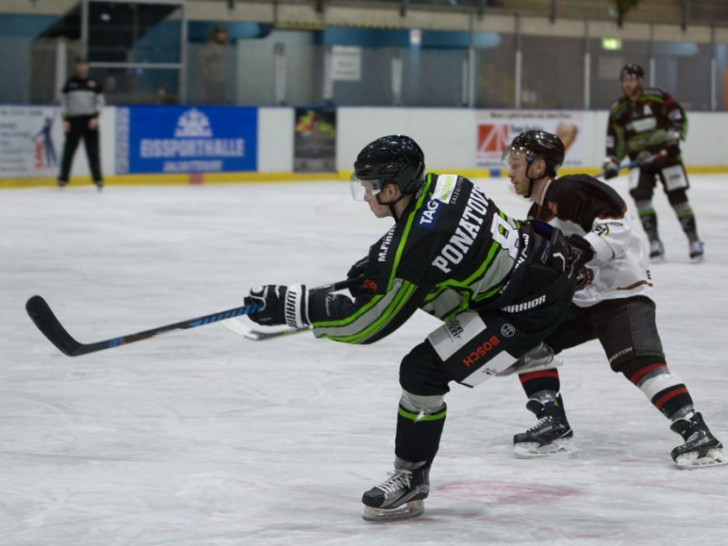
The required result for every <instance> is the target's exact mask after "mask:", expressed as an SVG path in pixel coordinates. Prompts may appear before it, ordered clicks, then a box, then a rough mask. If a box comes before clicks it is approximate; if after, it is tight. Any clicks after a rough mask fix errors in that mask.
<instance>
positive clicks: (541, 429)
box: [513, 391, 576, 458]
mask: <svg viewBox="0 0 728 546" xmlns="http://www.w3.org/2000/svg"><path fill="white" fill-rule="evenodd" d="M526 408H527V409H528V410H529V411H531V412H533V413H534V414H536V417H538V423H536V424H535V425H534V426H533V427H531V428H529V429H528V430H527V431H526V432H523V433H521V434H516V435H515V436H514V437H513V452H514V453H515V454H516V457H519V458H531V457H543V456H545V455H556V454H559V453H574V452H576V446H575V445H574V443H573V441H572V440H573V437H574V432H573V431H572V430H571V427H570V426H569V422H568V421H567V420H566V413H565V412H564V408H563V406H562V404H561V396H558V395H557V394H556V393H555V392H553V391H541V392H537V393H536V394H535V395H534V396H533V397H532V398H530V399H529V401H528V402H527V403H526Z"/></svg>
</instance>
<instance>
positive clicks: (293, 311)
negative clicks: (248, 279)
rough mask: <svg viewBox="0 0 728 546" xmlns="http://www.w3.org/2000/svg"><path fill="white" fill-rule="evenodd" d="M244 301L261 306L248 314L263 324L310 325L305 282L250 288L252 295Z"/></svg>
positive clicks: (298, 326)
mask: <svg viewBox="0 0 728 546" xmlns="http://www.w3.org/2000/svg"><path fill="white" fill-rule="evenodd" d="M243 303H244V304H245V305H258V306H259V307H258V310H257V311H255V312H254V313H251V314H250V315H248V316H249V317H250V320H252V321H253V322H257V323H258V324H261V325H263V326H277V325H279V324H287V325H288V326H291V327H292V328H301V327H303V326H308V325H309V320H308V292H307V290H306V285H305V284H294V285H293V286H283V285H280V284H267V285H265V286H256V287H254V288H251V289H250V295H248V296H246V297H245V298H244V299H243Z"/></svg>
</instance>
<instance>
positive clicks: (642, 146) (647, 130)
mask: <svg viewBox="0 0 728 546" xmlns="http://www.w3.org/2000/svg"><path fill="white" fill-rule="evenodd" d="M644 78H645V71H644V70H643V69H642V67H641V66H639V65H636V64H628V65H625V66H624V68H622V71H621V74H620V82H621V86H622V91H623V92H624V96H623V97H622V98H620V99H619V100H617V101H616V102H615V103H614V104H613V105H612V107H611V108H610V110H609V121H608V123H607V158H606V159H605V161H604V165H603V168H604V177H605V178H606V179H607V180H608V179H610V178H613V177H615V176H617V174H618V172H619V162H620V161H621V159H622V158H623V157H624V156H629V158H630V160H632V161H638V162H640V164H639V166H637V167H635V168H633V169H631V170H630V172H629V193H630V195H631V196H632V198H633V199H634V201H635V205H636V206H637V211H638V213H639V216H640V220H641V221H642V226H643V228H644V230H645V233H647V237H648V238H649V240H650V258H651V259H652V260H653V261H655V262H658V261H661V260H662V259H663V256H664V252H665V248H664V245H663V244H662V241H661V240H660V236H659V233H658V230H657V213H656V212H655V208H654V207H653V206H652V196H653V193H654V189H655V184H656V179H657V178H659V179H660V181H661V182H662V186H663V189H664V190H665V193H666V194H667V199H668V200H669V202H670V206H672V208H673V210H674V211H675V214H676V215H677V218H678V220H679V221H680V225H681V226H682V229H683V231H684V232H685V235H687V237H688V252H689V254H690V259H691V260H693V261H695V262H698V261H701V260H702V259H703V252H704V249H703V243H702V241H701V240H700V238H699V237H698V229H697V226H696V222H695V214H694V213H693V209H692V207H691V206H690V203H689V201H688V196H687V190H688V188H689V187H690V184H689V182H688V176H687V173H686V172H685V166H684V165H683V161H682V157H681V155H680V141H681V140H684V139H685V135H686V133H687V127H688V120H687V117H686V115H685V110H684V109H683V108H682V106H680V104H679V103H678V102H677V101H676V100H675V99H674V98H673V97H671V96H670V95H669V94H668V93H666V92H665V91H663V90H662V89H660V88H657V87H651V88H647V89H645V87H644Z"/></svg>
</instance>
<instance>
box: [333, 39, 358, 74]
mask: <svg viewBox="0 0 728 546" xmlns="http://www.w3.org/2000/svg"><path fill="white" fill-rule="evenodd" d="M331 79H332V80H339V81H357V82H358V81H360V80H361V48H360V47H355V46H333V47H332V48H331Z"/></svg>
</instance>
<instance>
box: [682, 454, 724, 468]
mask: <svg viewBox="0 0 728 546" xmlns="http://www.w3.org/2000/svg"><path fill="white" fill-rule="evenodd" d="M675 464H676V465H677V466H678V467H679V468H681V469H683V470H696V469H698V468H708V467H710V466H722V465H724V464H728V457H726V455H725V454H724V453H723V450H722V449H711V450H710V451H708V453H706V454H705V456H704V457H698V454H697V453H687V454H685V455H681V456H680V457H678V458H677V459H675Z"/></svg>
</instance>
